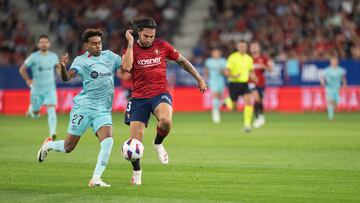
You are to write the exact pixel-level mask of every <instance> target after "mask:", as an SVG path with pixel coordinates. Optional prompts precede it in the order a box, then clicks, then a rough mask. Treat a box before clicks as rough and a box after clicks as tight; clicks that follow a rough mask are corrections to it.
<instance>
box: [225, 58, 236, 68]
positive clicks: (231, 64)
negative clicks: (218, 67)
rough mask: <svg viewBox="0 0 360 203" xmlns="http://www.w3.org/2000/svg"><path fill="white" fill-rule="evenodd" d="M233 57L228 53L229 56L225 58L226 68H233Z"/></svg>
mask: <svg viewBox="0 0 360 203" xmlns="http://www.w3.org/2000/svg"><path fill="white" fill-rule="evenodd" d="M234 65H235V64H234V57H233V55H230V56H229V58H228V59H227V60H226V69H230V70H231V69H233V68H234Z"/></svg>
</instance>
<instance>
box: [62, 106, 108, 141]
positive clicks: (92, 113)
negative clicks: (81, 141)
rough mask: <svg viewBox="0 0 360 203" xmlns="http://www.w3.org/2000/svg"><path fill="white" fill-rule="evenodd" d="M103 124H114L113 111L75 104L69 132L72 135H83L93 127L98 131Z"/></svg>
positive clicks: (71, 113) (94, 130) (71, 114)
mask: <svg viewBox="0 0 360 203" xmlns="http://www.w3.org/2000/svg"><path fill="white" fill-rule="evenodd" d="M103 126H112V117H111V111H110V112H104V111H98V110H94V109H89V108H83V107H79V106H74V107H73V108H72V109H71V112H70V120H69V125H68V129H67V132H68V133H69V134H71V135H75V136H81V135H82V134H84V132H85V131H86V129H88V128H89V127H91V128H92V130H93V132H94V133H95V134H96V132H97V131H98V130H99V129H100V128H101V127H103Z"/></svg>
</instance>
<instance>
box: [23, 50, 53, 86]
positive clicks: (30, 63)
mask: <svg viewBox="0 0 360 203" xmlns="http://www.w3.org/2000/svg"><path fill="white" fill-rule="evenodd" d="M58 63H59V58H58V56H57V55H56V54H55V53H54V52H51V51H48V53H47V54H46V55H43V54H41V52H40V51H35V52H33V53H32V54H31V55H30V56H29V57H28V58H27V59H26V60H25V63H24V64H25V67H26V68H30V69H31V72H32V80H33V83H32V92H35V93H42V92H46V91H49V90H52V89H55V87H56V86H55V71H54V70H55V66H56V64H58Z"/></svg>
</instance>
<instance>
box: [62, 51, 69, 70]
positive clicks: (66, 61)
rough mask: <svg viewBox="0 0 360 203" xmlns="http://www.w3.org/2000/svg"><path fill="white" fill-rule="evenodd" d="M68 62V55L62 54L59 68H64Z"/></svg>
mask: <svg viewBox="0 0 360 203" xmlns="http://www.w3.org/2000/svg"><path fill="white" fill-rule="evenodd" d="M68 62H69V54H68V53H66V54H64V55H63V56H62V57H61V58H60V64H61V66H64V67H66V65H67V64H68Z"/></svg>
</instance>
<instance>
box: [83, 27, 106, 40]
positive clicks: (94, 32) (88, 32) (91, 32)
mask: <svg viewBox="0 0 360 203" xmlns="http://www.w3.org/2000/svg"><path fill="white" fill-rule="evenodd" d="M102 35H103V32H102V31H101V30H100V29H93V28H89V29H86V30H85V31H84V32H83V34H82V41H83V42H84V43H87V42H89V38H90V37H94V36H99V37H101V36H102Z"/></svg>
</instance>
